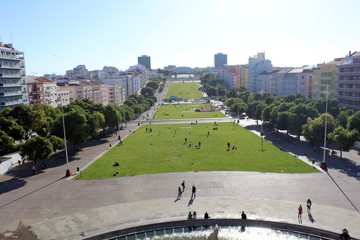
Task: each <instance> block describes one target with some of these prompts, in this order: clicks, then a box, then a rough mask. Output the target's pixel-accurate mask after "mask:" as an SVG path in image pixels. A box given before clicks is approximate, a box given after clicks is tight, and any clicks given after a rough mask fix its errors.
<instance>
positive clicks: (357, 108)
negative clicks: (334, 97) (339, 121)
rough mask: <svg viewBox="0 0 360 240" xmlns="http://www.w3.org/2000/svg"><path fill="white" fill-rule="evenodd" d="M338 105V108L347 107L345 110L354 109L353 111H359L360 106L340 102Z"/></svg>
mask: <svg viewBox="0 0 360 240" xmlns="http://www.w3.org/2000/svg"><path fill="white" fill-rule="evenodd" d="M339 104H340V106H344V107H347V108H352V109H355V110H360V104H359V105H354V104H347V103H342V102H340V101H339Z"/></svg>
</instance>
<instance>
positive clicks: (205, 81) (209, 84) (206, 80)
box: [200, 73, 225, 97]
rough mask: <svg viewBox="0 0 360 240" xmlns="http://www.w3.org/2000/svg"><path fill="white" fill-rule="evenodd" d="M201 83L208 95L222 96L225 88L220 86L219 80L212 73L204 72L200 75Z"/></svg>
mask: <svg viewBox="0 0 360 240" xmlns="http://www.w3.org/2000/svg"><path fill="white" fill-rule="evenodd" d="M200 80H201V84H202V85H203V87H204V91H205V92H206V94H207V95H208V96H210V97H211V96H216V97H219V96H224V94H225V88H224V87H223V86H222V84H221V81H220V80H219V78H218V77H217V76H215V75H214V74H210V73H208V74H205V75H204V76H200Z"/></svg>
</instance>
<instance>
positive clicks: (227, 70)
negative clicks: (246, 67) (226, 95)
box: [218, 65, 240, 89]
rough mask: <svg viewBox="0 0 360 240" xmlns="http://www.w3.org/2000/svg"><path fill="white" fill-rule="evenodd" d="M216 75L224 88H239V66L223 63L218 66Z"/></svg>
mask: <svg viewBox="0 0 360 240" xmlns="http://www.w3.org/2000/svg"><path fill="white" fill-rule="evenodd" d="M218 77H219V79H220V80H221V81H223V85H224V87H226V88H237V89H239V88H240V66H239V65H234V66H229V65H223V66H221V67H220V68H219V74H218Z"/></svg>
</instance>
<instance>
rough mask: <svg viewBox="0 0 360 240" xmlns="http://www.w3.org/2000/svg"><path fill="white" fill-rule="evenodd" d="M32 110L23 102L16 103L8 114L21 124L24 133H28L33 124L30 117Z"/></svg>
mask: <svg viewBox="0 0 360 240" xmlns="http://www.w3.org/2000/svg"><path fill="white" fill-rule="evenodd" d="M31 112H32V110H31V108H30V107H29V106H25V105H23V104H20V105H16V106H15V107H14V108H13V109H12V111H11V113H10V116H11V117H12V118H13V119H14V120H15V121H16V122H17V124H19V125H20V126H22V127H23V128H24V130H25V133H26V134H28V133H29V131H30V130H31V127H32V126H33V119H32V114H31Z"/></svg>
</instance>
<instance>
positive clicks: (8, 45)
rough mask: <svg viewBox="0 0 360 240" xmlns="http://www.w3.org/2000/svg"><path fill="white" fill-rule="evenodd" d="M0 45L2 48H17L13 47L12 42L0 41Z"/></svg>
mask: <svg viewBox="0 0 360 240" xmlns="http://www.w3.org/2000/svg"><path fill="white" fill-rule="evenodd" d="M0 47H2V48H9V49H11V50H15V48H14V47H13V45H12V43H3V42H0Z"/></svg>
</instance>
